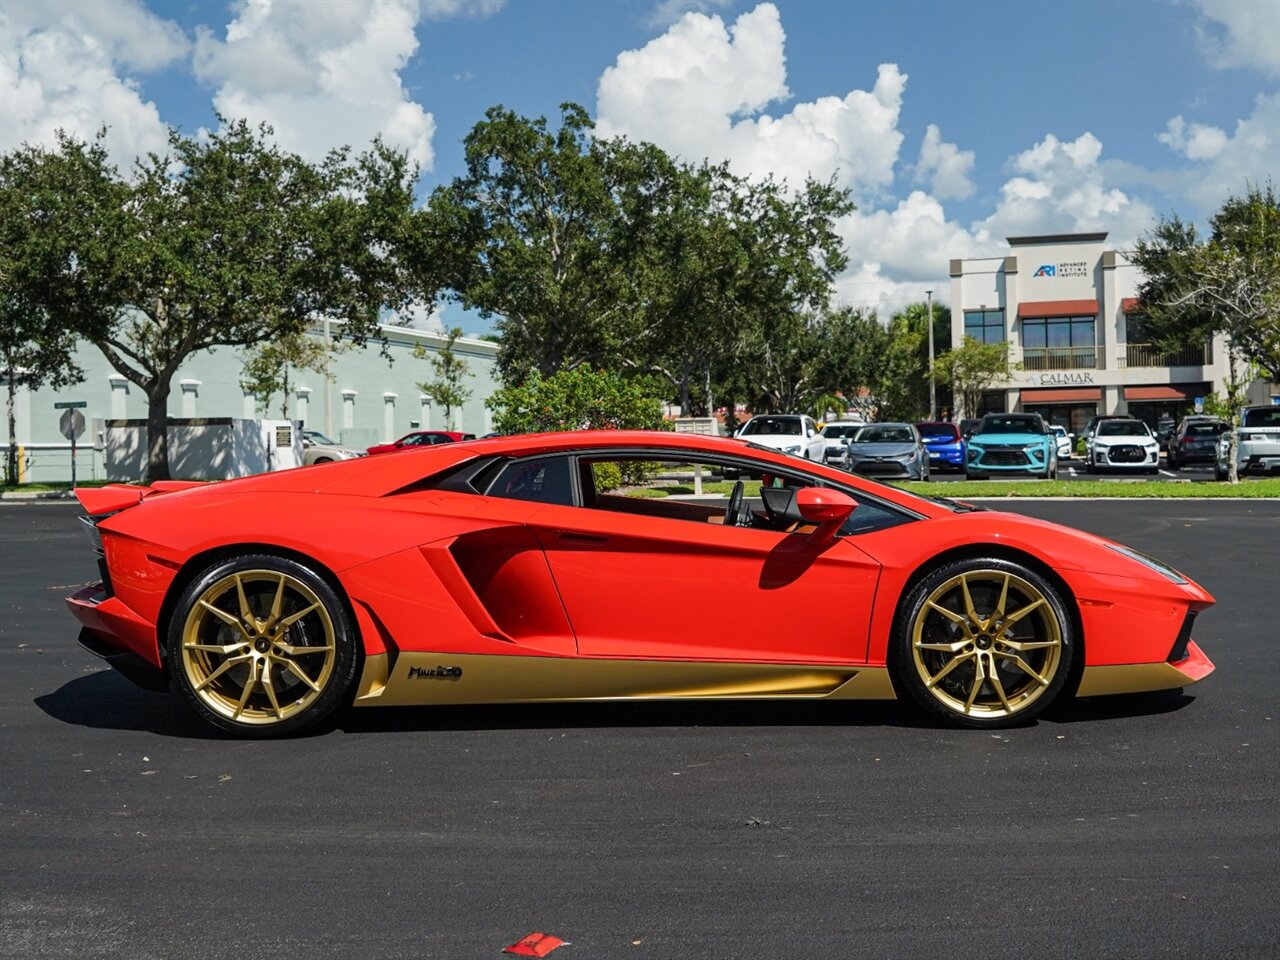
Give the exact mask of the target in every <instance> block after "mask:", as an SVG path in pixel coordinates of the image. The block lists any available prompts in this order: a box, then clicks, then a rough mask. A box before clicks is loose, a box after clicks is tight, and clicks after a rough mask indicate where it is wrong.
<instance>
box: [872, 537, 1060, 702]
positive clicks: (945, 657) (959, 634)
mask: <svg viewBox="0 0 1280 960" xmlns="http://www.w3.org/2000/svg"><path fill="white" fill-rule="evenodd" d="M891 652H892V657H891V662H890V666H891V669H892V670H893V675H894V680H895V682H896V684H897V685H898V689H899V691H905V692H906V693H907V694H908V695H909V696H910V697H911V698H912V699H913V700H915V701H916V703H918V704H919V705H920V706H921V707H923V708H924V710H925V711H926V712H927V713H929V714H930V715H931V716H932V717H934V718H935V719H938V720H942V721H945V722H947V723H950V724H952V725H956V726H962V727H1007V726H1011V725H1013V724H1017V723H1023V722H1026V721H1028V720H1031V719H1032V718H1033V717H1035V716H1036V715H1037V714H1038V713H1040V711H1041V710H1043V709H1044V708H1045V707H1047V706H1048V705H1049V704H1050V703H1051V702H1052V701H1053V700H1054V698H1055V697H1057V695H1058V694H1059V693H1060V692H1061V691H1062V688H1063V685H1064V684H1065V683H1066V682H1067V676H1068V675H1069V674H1070V672H1071V667H1072V660H1073V658H1074V656H1075V635H1074V629H1073V627H1072V621H1071V617H1070V616H1069V614H1068V613H1067V608H1066V605H1065V603H1064V602H1063V599H1062V597H1061V596H1060V595H1059V593H1058V591H1057V590H1056V589H1055V588H1054V587H1053V586H1052V585H1051V584H1050V583H1049V582H1048V581H1047V580H1045V579H1044V577H1042V576H1040V575H1039V574H1038V573H1036V572H1035V571H1033V570H1030V569H1028V568H1026V567H1024V566H1022V565H1021V564H1017V563H1012V562H1010V561H1007V560H1001V559H996V558H981V559H971V560H960V561H956V562H953V563H949V564H945V565H944V566H941V567H939V568H937V569H936V570H934V571H932V572H931V573H929V574H928V575H927V576H926V577H925V578H924V579H923V580H921V581H920V582H919V583H918V584H916V586H915V587H914V588H913V589H912V590H911V592H910V593H909V594H908V595H907V597H906V598H905V600H904V601H903V604H902V607H901V609H900V610H899V614H898V619H897V622H896V626H895V630H894V638H893V647H892V651H891Z"/></svg>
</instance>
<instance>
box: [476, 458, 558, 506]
mask: <svg viewBox="0 0 1280 960" xmlns="http://www.w3.org/2000/svg"><path fill="white" fill-rule="evenodd" d="M485 493H487V494H488V495H489V496H491V497H505V498H507V499H510V500H533V501H535V502H537V503H558V504H560V505H562V506H566V507H571V506H573V484H572V483H571V481H570V479H569V460H568V458H567V457H540V458H538V459H537V460H517V461H516V462H515V463H510V464H508V465H507V466H506V467H505V468H504V469H503V470H502V472H501V473H499V474H498V475H497V477H496V478H494V481H493V483H491V484H490V485H489V489H488V490H486V491H485Z"/></svg>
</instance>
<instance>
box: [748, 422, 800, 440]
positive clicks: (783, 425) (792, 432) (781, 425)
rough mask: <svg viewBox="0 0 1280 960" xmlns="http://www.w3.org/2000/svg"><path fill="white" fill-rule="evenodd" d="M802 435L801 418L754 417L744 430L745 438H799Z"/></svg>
mask: <svg viewBox="0 0 1280 960" xmlns="http://www.w3.org/2000/svg"><path fill="white" fill-rule="evenodd" d="M801 433H802V431H801V429H800V418H799V417H752V418H751V420H750V421H749V422H748V423H747V425H746V426H745V427H743V428H742V435H743V436H744V437H766V436H767V437H777V436H783V437H798V436H800V435H801Z"/></svg>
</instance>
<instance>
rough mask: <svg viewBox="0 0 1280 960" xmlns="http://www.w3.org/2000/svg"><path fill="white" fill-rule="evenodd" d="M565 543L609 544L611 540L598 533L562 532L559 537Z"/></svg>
mask: <svg viewBox="0 0 1280 960" xmlns="http://www.w3.org/2000/svg"><path fill="white" fill-rule="evenodd" d="M557 536H558V537H559V539H561V540H563V541H564V542H565V543H608V542H609V538H608V537H606V536H604V535H603V534H598V533H576V532H570V531H568V530H561V531H560V533H559V534H558V535H557Z"/></svg>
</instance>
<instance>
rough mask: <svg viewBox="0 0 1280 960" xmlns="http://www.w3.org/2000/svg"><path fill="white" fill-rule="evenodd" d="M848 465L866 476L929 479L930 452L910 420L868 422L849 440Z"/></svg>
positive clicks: (854, 471) (853, 470)
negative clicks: (901, 421) (900, 421)
mask: <svg viewBox="0 0 1280 960" xmlns="http://www.w3.org/2000/svg"><path fill="white" fill-rule="evenodd" d="M848 468H849V471H850V472H851V473H857V474H860V475H862V476H864V477H881V478H886V479H892V478H895V477H898V478H902V477H905V478H906V479H908V480H928V479H929V455H928V453H926V452H925V449H924V441H923V440H921V438H920V431H919V430H917V429H916V428H915V425H914V424H910V423H868V424H867V425H865V426H863V427H860V428H859V429H858V432H857V433H855V434H854V435H853V437H852V438H851V439H850V440H849V461H848Z"/></svg>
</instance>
